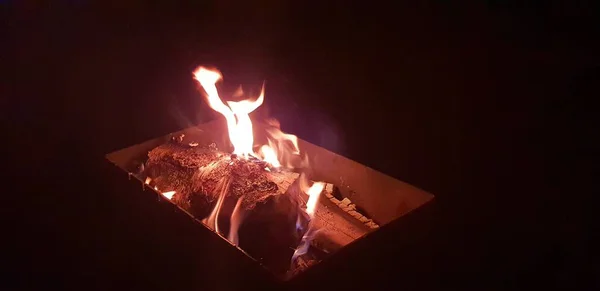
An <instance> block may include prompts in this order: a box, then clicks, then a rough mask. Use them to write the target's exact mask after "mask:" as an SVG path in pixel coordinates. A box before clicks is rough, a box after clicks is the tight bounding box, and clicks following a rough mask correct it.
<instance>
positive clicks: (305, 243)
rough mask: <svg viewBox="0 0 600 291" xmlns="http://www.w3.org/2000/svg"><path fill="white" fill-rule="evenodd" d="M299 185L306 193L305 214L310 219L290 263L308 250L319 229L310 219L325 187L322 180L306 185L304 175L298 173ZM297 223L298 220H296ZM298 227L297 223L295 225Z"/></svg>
mask: <svg viewBox="0 0 600 291" xmlns="http://www.w3.org/2000/svg"><path fill="white" fill-rule="evenodd" d="M299 179H300V180H299V187H300V190H302V192H304V193H306V194H307V195H308V201H307V202H306V214H308V216H309V218H310V221H309V222H308V227H307V230H306V232H305V233H304V235H303V236H302V240H301V241H300V245H298V247H297V248H296V250H295V251H294V254H293V255H292V264H293V263H294V261H296V259H297V258H298V257H299V256H301V255H304V254H305V253H306V252H308V248H309V247H310V242H311V241H312V239H313V238H314V237H315V235H316V234H317V232H318V231H319V229H315V228H314V226H313V224H312V219H313V218H315V211H316V208H317V203H318V202H319V198H320V197H321V193H322V192H323V189H324V188H325V183H323V182H315V183H313V184H312V186H310V187H309V186H308V179H307V178H306V176H305V175H300V178H299ZM297 224H298V222H297ZM296 227H298V225H297V226H296Z"/></svg>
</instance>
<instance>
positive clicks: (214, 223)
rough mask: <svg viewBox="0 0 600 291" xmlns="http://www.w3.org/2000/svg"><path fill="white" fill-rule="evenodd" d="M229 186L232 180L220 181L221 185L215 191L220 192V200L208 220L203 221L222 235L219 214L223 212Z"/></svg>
mask: <svg viewBox="0 0 600 291" xmlns="http://www.w3.org/2000/svg"><path fill="white" fill-rule="evenodd" d="M229 185H231V180H230V179H229V178H228V177H226V178H223V179H221V180H220V181H219V184H218V185H217V188H216V189H215V191H220V193H219V199H218V200H217V204H215V208H213V210H212V212H211V213H210V215H209V216H208V217H207V218H205V219H203V220H202V222H204V223H205V224H206V225H207V226H208V227H209V228H211V229H213V230H214V231H216V232H217V233H220V231H219V219H218V218H219V212H220V211H221V207H222V206H223V201H224V200H225V196H227V192H228V191H229Z"/></svg>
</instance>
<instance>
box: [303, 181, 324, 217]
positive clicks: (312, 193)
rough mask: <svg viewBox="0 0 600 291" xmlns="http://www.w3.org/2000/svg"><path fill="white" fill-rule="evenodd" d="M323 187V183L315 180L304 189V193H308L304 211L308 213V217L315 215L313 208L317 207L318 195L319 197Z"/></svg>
mask: <svg viewBox="0 0 600 291" xmlns="http://www.w3.org/2000/svg"><path fill="white" fill-rule="evenodd" d="M323 188H325V183H323V182H315V183H314V184H313V185H312V186H310V188H309V189H308V190H307V191H306V194H308V201H307V202H306V213H308V215H309V216H310V218H313V217H314V216H315V209H316V208H317V202H318V201H319V197H321V193H322V192H323Z"/></svg>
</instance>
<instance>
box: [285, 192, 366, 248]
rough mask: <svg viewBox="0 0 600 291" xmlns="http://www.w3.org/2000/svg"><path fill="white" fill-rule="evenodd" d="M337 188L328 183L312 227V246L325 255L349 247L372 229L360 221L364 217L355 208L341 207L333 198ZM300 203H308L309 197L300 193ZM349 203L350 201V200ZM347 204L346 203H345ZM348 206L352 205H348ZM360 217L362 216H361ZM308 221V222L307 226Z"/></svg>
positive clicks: (316, 210)
mask: <svg viewBox="0 0 600 291" xmlns="http://www.w3.org/2000/svg"><path fill="white" fill-rule="evenodd" d="M334 190H335V187H334V186H333V184H330V183H327V184H326V186H325V187H324V189H323V192H322V193H321V197H320V199H319V204H318V205H317V208H316V209H315V215H314V218H313V219H312V221H311V226H310V227H312V228H313V229H314V230H317V231H316V232H315V236H314V238H312V240H311V242H310V243H311V245H312V246H313V247H315V248H317V249H319V250H321V251H323V252H325V253H333V252H335V251H337V250H339V249H341V248H342V247H344V246H346V245H348V244H349V243H351V242H353V241H354V240H356V239H358V238H360V237H362V236H363V235H365V234H367V233H368V232H369V231H370V230H371V229H370V227H369V226H368V225H367V224H365V223H364V222H363V221H364V220H365V219H364V218H363V219H362V221H361V220H360V218H361V217H364V216H363V215H362V214H360V213H358V212H357V211H355V210H352V209H355V207H352V206H350V207H348V206H346V205H341V206H340V204H341V202H337V203H336V201H339V200H337V199H336V198H335V197H334V196H333V191H334ZM296 195H299V196H298V197H299V199H300V201H304V202H305V201H307V199H308V195H306V194H305V193H302V192H299V193H298V194H296ZM348 202H349V200H348ZM344 203H346V202H344ZM348 205H351V204H350V203H348ZM359 215H360V216H359ZM307 226H308V221H306V226H305V227H307Z"/></svg>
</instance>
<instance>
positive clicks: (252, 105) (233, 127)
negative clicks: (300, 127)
mask: <svg viewBox="0 0 600 291" xmlns="http://www.w3.org/2000/svg"><path fill="white" fill-rule="evenodd" d="M194 78H195V79H196V80H197V81H198V82H199V83H200V85H201V86H202V88H204V91H205V92H206V95H207V101H208V105H209V106H210V107H211V108H212V109H213V110H215V111H217V112H219V113H221V114H222V115H223V116H224V117H225V119H226V121H227V131H228V133H229V140H230V142H231V144H232V145H233V154H236V155H238V156H241V157H244V158H247V157H249V156H254V157H257V158H261V159H262V160H264V161H265V162H267V163H269V164H271V166H272V167H273V168H279V167H281V166H282V165H286V166H290V163H289V162H288V157H289V155H299V154H300V149H299V147H298V138H297V137H296V136H295V135H292V134H287V133H284V132H282V131H281V130H280V127H279V122H277V121H276V120H270V121H268V122H267V124H268V125H269V126H270V128H268V129H267V134H268V143H269V144H268V145H263V146H262V147H260V149H259V152H258V153H254V151H253V150H252V149H253V146H254V136H253V132H252V120H251V119H250V116H249V114H250V113H251V112H253V111H254V110H256V109H257V108H258V107H259V106H261V105H262V104H263V102H264V99H265V88H264V85H263V87H262V89H261V92H260V95H259V96H258V98H256V100H251V99H246V100H242V101H227V102H226V103H227V104H225V103H224V102H223V100H222V99H221V97H220V96H219V92H218V91H217V87H216V86H215V84H216V83H217V82H218V81H219V80H221V79H222V78H223V76H222V75H221V73H220V72H219V71H216V70H209V69H207V68H205V67H199V68H198V69H196V71H194ZM234 95H235V96H241V95H243V91H242V89H241V87H240V88H239V89H238V90H237V91H236V93H235V94H234ZM284 162H285V163H284Z"/></svg>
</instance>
